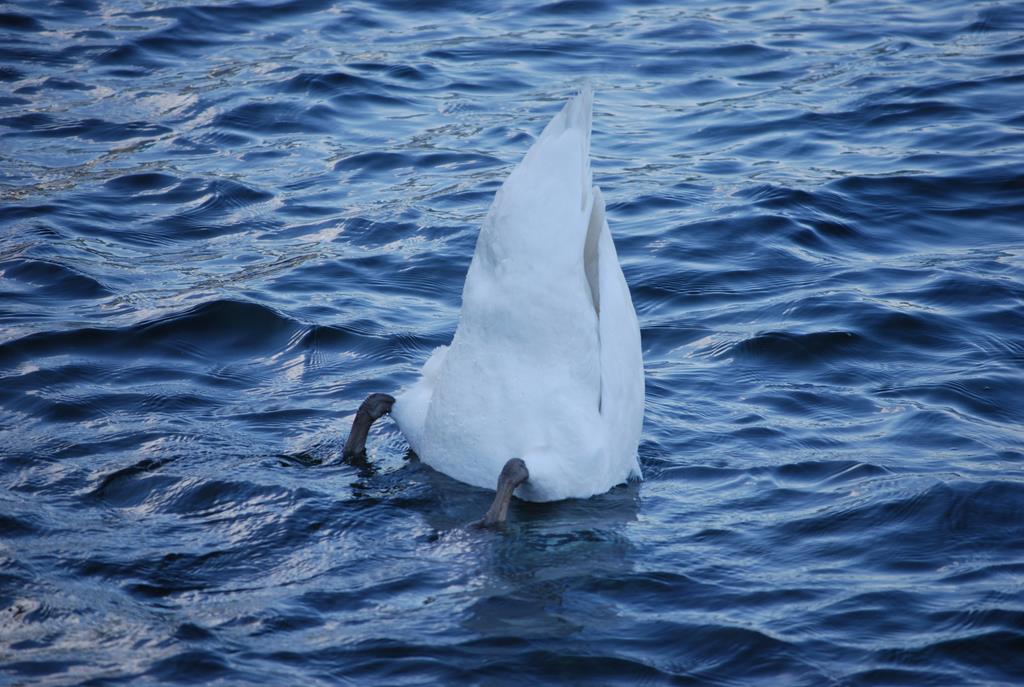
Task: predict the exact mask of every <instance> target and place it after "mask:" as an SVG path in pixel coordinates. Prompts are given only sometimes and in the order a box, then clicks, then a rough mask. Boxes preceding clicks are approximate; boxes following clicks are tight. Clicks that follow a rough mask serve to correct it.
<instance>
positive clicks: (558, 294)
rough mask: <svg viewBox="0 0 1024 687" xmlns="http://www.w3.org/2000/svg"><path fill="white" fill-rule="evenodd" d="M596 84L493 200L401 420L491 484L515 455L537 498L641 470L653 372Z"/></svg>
mask: <svg viewBox="0 0 1024 687" xmlns="http://www.w3.org/2000/svg"><path fill="white" fill-rule="evenodd" d="M592 102H593V95H592V93H591V92H590V90H589V89H585V90H584V91H583V92H582V93H580V94H579V95H578V96H577V97H575V98H573V99H572V100H570V101H569V102H568V103H567V104H566V106H565V107H564V108H563V110H562V111H561V112H560V113H559V114H558V115H556V116H555V118H554V119H553V120H552V121H551V123H550V124H548V126H547V127H545V129H544V132H543V133H542V134H541V136H540V138H538V139H537V141H536V142H535V143H534V144H533V146H532V147H531V148H530V150H529V152H527V154H526V157H524V158H523V160H522V162H520V163H519V165H518V166H517V167H516V168H515V169H514V170H513V171H512V173H511V174H510V175H509V177H508V179H507V180H506V181H505V183H504V184H503V185H502V187H501V189H499V190H498V193H497V195H496V197H495V199H494V203H493V204H492V205H491V209H490V211H489V212H488V214H487V218H486V219H485V220H484V224H483V227H482V228H481V230H480V235H479V237H478V239H477V244H476V252H475V254H474V256H473V261H472V263H471V264H470V266H469V273H468V274H467V276H466V284H465V287H464V288H463V292H462V312H461V315H460V319H459V325H458V328H457V329H456V331H455V336H454V338H453V339H452V343H451V345H450V346H448V347H441V348H439V349H437V350H436V351H434V353H433V354H432V355H431V357H430V359H429V360H428V361H427V363H426V365H425V366H424V368H423V373H422V375H421V377H420V379H419V380H418V381H417V382H416V383H415V384H413V385H412V386H411V387H410V388H408V389H406V390H405V391H403V392H402V393H400V394H399V395H398V396H397V398H396V402H395V404H394V407H393V409H392V411H391V414H392V417H393V418H394V419H395V421H396V422H397V423H398V426H399V428H400V429H401V430H402V433H403V434H404V435H405V437H406V439H407V440H408V441H409V444H410V446H412V449H413V450H414V451H415V452H416V453H417V455H419V457H420V459H421V460H422V461H423V462H425V463H427V464H428V465H430V466H431V467H433V468H435V469H437V470H440V471H441V472H444V473H446V474H447V475H449V476H451V477H453V478H455V479H457V480H460V481H462V482H466V483H468V484H473V485H476V486H478V487H485V488H490V489H493V488H494V486H495V484H496V482H497V478H498V474H499V473H500V472H501V468H502V466H503V465H504V464H505V462H506V461H507V460H508V459H509V458H514V457H515V458H522V459H523V460H524V461H525V462H526V466H527V469H528V470H529V472H530V478H529V480H528V481H527V482H526V483H525V484H524V485H523V486H522V487H520V488H519V490H518V491H517V495H518V496H519V497H521V498H524V499H527V500H533V501H551V500H556V499H563V498H571V497H587V496H592V495H594V494H599V493H603V492H605V491H607V490H608V489H610V488H611V487H613V486H615V485H616V484H619V483H621V482H624V481H626V479H628V478H629V477H631V476H634V477H639V476H640V470H639V464H638V463H637V455H636V452H637V445H638V443H639V440H640V431H641V427H642V424H643V412H644V372H643V359H642V357H641V351H640V329H639V326H638V324H637V319H636V313H635V311H634V309H633V302H632V300H631V298H630V295H629V288H628V287H627V285H626V280H625V278H624V277H623V275H622V269H621V267H620V266H619V261H618V256H617V255H616V253H615V245H614V244H613V243H612V238H611V232H610V230H609V228H608V223H607V221H606V220H605V215H604V200H603V198H602V196H601V192H600V190H599V189H598V188H597V187H595V186H593V185H592V182H591V171H590V121H591V110H592Z"/></svg>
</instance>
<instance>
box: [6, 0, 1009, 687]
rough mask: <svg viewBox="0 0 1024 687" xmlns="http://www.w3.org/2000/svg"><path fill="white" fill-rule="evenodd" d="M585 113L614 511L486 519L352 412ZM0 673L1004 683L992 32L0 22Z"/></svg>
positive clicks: (582, 21)
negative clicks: (504, 188)
mask: <svg viewBox="0 0 1024 687" xmlns="http://www.w3.org/2000/svg"><path fill="white" fill-rule="evenodd" d="M582 79H589V80H590V81H591V83H593V85H594V87H595V90H596V92H597V101H596V106H595V113H594V135H593V156H594V175H595V180H596V182H597V183H598V184H600V185H601V187H602V189H603V190H604V194H605V197H606V199H607V200H608V202H609V208H608V214H609V221H610V224H611V227H612V232H613V234H614V236H615V240H616V244H617V248H618V252H619V255H620V258H621V260H622V264H623V268H624V271H625V275H626V279H627V281H628V282H629V284H630V287H631V289H632V293H633V298H634V301H635V304H636V308H637V311H638V314H639V317H640V323H641V327H642V330H643V347H644V357H645V361H646V368H647V414H646V423H645V428H644V436H643V442H642V444H641V446H640V461H641V464H642V465H643V468H644V471H645V475H646V480H645V481H644V482H643V483H641V484H633V485H627V486H622V487H619V488H616V489H614V490H612V491H611V492H610V493H608V494H606V495H603V496H600V497H596V498H593V499H589V500H586V501H570V502H563V503H557V504H547V505H531V504H521V503H517V504H515V505H514V506H513V509H512V513H511V523H510V525H509V526H508V528H507V529H506V530H505V531H502V532H488V531H476V530H472V529H467V528H466V524H467V523H469V522H471V521H472V520H474V519H476V518H478V517H479V516H480V514H481V513H482V512H483V511H484V509H485V508H486V506H487V504H488V502H489V500H490V494H489V493H488V492H486V491H482V490H477V489H474V488H471V487H467V486H465V485H461V484H459V483H456V482H454V481H452V480H450V479H448V478H446V477H445V476H443V475H440V474H437V473H435V472H433V471H431V470H430V469H429V468H426V467H424V466H422V465H421V464H419V463H417V462H416V461H413V460H408V459H407V458H408V456H407V454H406V445H405V443H404V441H403V440H402V438H401V436H400V435H399V434H398V432H397V430H396V428H395V426H394V425H393V424H392V423H390V422H389V421H383V422H380V423H378V426H377V427H375V429H374V432H373V434H372V436H371V443H370V446H371V448H370V465H369V466H363V467H354V466H350V465H346V464H344V463H343V462H341V461H340V449H341V445H342V443H343V441H344V437H345V434H346V432H347V430H348V423H349V421H350V416H351V414H352V413H353V412H354V410H355V408H356V407H357V406H358V404H359V402H360V400H361V399H362V398H364V397H365V396H366V394H368V393H370V392H373V391H393V390H396V389H399V388H401V387H402V386H403V385H405V384H408V383H409V382H410V381H412V380H413V379H414V378H415V376H416V374H417V371H418V369H419V366H420V365H421V364H422V363H423V361H424V360H425V359H426V357H427V355H428V354H429V352H430V351H431V350H432V349H433V348H434V347H435V346H438V345H441V344H444V343H447V342H448V341H449V339H450V337H451V335H452V332H453V331H454V329H455V326H456V323H457V317H458V309H459V304H460V297H461V288H462V283H463V279H464V276H465V271H466V268H467V266H468V264H469V260H470V258H471V256H472V250H473V246H474V242H475V240H476V234H477V230H478V227H479V224H480V222H481V219H482V217H483V215H484V213H485V212H486V210H487V207H488V205H489V203H490V201H491V198H492V197H493V194H494V192H495V190H496V189H497V188H498V186H499V185H500V183H501V180H502V179H503V178H504V175H506V174H507V173H508V172H509V171H510V169H511V167H512V165H514V164H515V163H516V162H517V161H518V159H519V158H520V157H521V156H522V155H523V153H524V152H525V151H526V149H527V148H528V147H529V145H530V143H531V141H532V140H534V138H535V137H536V135H537V134H538V133H539V131H540V129H541V128H542V126H543V124H544V123H545V121H546V120H547V119H548V118H550V117H551V115H552V114H553V113H554V112H556V111H557V110H558V108H559V107H560V106H561V103H562V102H563V101H564V99H565V98H566V97H568V96H569V95H570V94H572V93H573V92H574V91H575V89H576V88H577V87H578V85H579V83H580V82H581V80H582ZM0 84H2V86H0V198H2V200H0V292H2V299H0V485H2V488H0V676H2V681H5V682H10V683H13V684H29V683H31V684H43V685H62V684H78V683H87V684H93V685H101V684H116V683H132V684H136V683H155V682H161V681H167V682H197V681H202V682H206V681H210V682H212V681H220V682H222V683H224V684H239V683H247V684H266V685H276V684H285V683H290V684H325V685H327V684H411V685H433V684H506V683H507V684H512V683H515V684H521V683H523V682H540V681H543V682H563V683H568V684H602V685H603V684H721V685H726V684H728V685H737V684H770V685H780V684H785V685H814V686H818V685H861V684H885V685H892V684H908V685H925V684H930V685H954V684H955V685H993V684H1013V683H1018V684H1019V683H1020V682H1021V681H1024V481H1022V479H1021V468H1022V465H1024V432H1022V430H1021V427H1022V424H1024V401H1022V399H1024V238H1022V236H1024V235H1022V226H1024V114H1022V113H1024V9H1022V6H1021V5H1020V3H1014V2H960V1H950V2H940V1H934V2H933V1H929V2H909V1H907V2H888V1H886V0H881V1H879V0H872V1H871V2H861V1H858V0H850V1H844V0H841V1H838V2H815V1H810V0H783V1H782V2H750V3H716V2H690V3H686V4H685V5H682V6H664V5H657V4H652V3H646V2H634V3H622V2H610V1H601V0H565V1H562V2H553V3H547V4H529V5H527V4H524V3H512V2H508V3H495V2H483V1H482V0H460V1H455V2H450V3H445V4H443V5H441V4H438V5H437V6H435V7H432V8H430V9H429V10H427V9H424V7H423V5H422V4H420V3H414V2H401V1H399V0H392V1H389V2H380V3H362V2H353V3H337V4H335V3H331V2H299V1H292V2H287V1H286V2H278V3H264V2H258V3H256V2H240V1H239V0H226V1H225V2H216V3H211V4H208V5H201V4H178V3H177V2H174V1H167V0H146V1H142V0H139V1H130V0H125V1H123V2H113V1H111V0H67V1H66V2H59V3H58V2H54V3H43V2H12V3H7V4H5V5H3V6H0Z"/></svg>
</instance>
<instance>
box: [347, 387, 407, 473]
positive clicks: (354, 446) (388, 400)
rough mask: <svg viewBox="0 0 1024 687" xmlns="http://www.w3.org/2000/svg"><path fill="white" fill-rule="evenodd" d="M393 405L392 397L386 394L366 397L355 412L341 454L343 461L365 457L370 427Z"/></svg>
mask: <svg viewBox="0 0 1024 687" xmlns="http://www.w3.org/2000/svg"><path fill="white" fill-rule="evenodd" d="M394 404H395V398H394V396H389V395H387V394H370V395H369V396H367V397H366V400H365V401H363V402H362V404H361V405H360V406H359V410H357V411H356V419H355V420H353V421H352V431H351V432H349V435H348V441H346V442H345V449H344V450H343V451H342V453H341V457H342V459H343V460H347V461H352V460H354V459H358V458H360V457H364V456H365V455H366V436H367V434H369V432H370V425H372V424H373V423H374V421H376V420H378V419H379V418H380V417H382V416H383V415H386V414H388V413H390V412H391V406H393V405H394Z"/></svg>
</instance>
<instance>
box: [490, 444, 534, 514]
mask: <svg viewBox="0 0 1024 687" xmlns="http://www.w3.org/2000/svg"><path fill="white" fill-rule="evenodd" d="M528 479H530V471H529V470H527V469H526V463H524V462H523V461H522V460H520V459H519V458H511V459H509V461H508V462H507V463H505V467H503V468H502V469H501V474H500V475H499V476H498V487H497V488H496V489H495V494H494V502H493V503H491V507H490V508H488V509H487V513H486V514H485V515H484V519H483V520H481V521H480V524H481V525H483V526H484V527H490V526H491V525H500V524H501V523H503V522H505V518H506V517H508V504H509V502H510V501H511V500H512V492H514V491H515V490H516V487H518V486H519V485H520V484H522V483H523V482H525V481H526V480H528Z"/></svg>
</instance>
